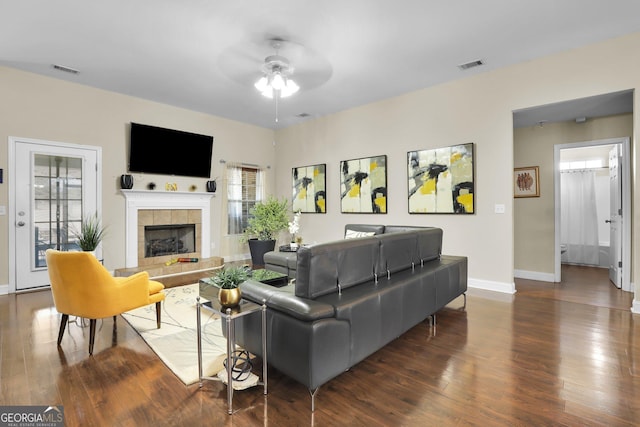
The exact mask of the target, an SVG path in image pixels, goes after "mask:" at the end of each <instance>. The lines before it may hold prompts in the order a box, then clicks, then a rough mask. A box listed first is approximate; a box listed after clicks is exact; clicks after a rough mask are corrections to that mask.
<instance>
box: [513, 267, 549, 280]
mask: <svg viewBox="0 0 640 427" xmlns="http://www.w3.org/2000/svg"><path fill="white" fill-rule="evenodd" d="M513 275H514V276H515V277H517V278H518V279H528V280H538V281H540V282H551V283H554V282H555V281H556V280H555V279H556V278H555V275H554V274H553V273H541V272H539V271H526V270H514V271H513Z"/></svg>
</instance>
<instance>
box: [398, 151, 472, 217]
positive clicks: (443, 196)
mask: <svg viewBox="0 0 640 427" xmlns="http://www.w3.org/2000/svg"><path fill="white" fill-rule="evenodd" d="M407 160H408V161H407V175H408V185H409V213H424V214H472V213H474V211H475V199H474V193H475V189H474V179H473V178H474V172H473V171H474V158H473V143H468V144H462V145H454V146H452V147H445V148H436V149H431V150H420V151H409V152H408V153H407Z"/></svg>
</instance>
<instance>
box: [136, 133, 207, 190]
mask: <svg viewBox="0 0 640 427" xmlns="http://www.w3.org/2000/svg"><path fill="white" fill-rule="evenodd" d="M212 154H213V136H209V135H200V134H197V133H191V132H184V131H180V130H174V129H165V128H161V127H157V126H150V125H143V124H140V123H133V122H132V123H131V142H130V144H129V172H143V173H152V174H158V175H179V176H193V177H198V178H209V177H211V156H212Z"/></svg>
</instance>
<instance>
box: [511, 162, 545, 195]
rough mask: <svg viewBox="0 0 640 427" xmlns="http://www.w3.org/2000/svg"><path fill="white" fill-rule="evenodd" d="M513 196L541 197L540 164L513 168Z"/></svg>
mask: <svg viewBox="0 0 640 427" xmlns="http://www.w3.org/2000/svg"><path fill="white" fill-rule="evenodd" d="M513 197H540V172H539V169H538V166H527V167H523V168H514V169H513Z"/></svg>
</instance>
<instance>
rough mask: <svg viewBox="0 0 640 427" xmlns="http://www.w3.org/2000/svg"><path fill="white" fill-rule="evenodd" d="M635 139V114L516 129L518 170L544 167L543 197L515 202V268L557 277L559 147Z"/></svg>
mask: <svg viewBox="0 0 640 427" xmlns="http://www.w3.org/2000/svg"><path fill="white" fill-rule="evenodd" d="M617 137H631V138H633V115H632V114H621V115H616V116H609V117H601V118H596V119H590V120H587V121H586V122H585V123H575V122H573V121H569V122H560V123H545V124H544V125H543V126H532V127H526V128H519V129H514V133H513V146H514V157H513V158H514V167H523V166H539V167H540V197H531V198H519V199H514V210H513V217H514V259H515V260H514V268H515V270H521V271H524V272H527V273H528V274H529V275H534V276H535V275H539V276H542V277H545V276H546V277H550V280H549V281H553V277H554V271H555V266H554V257H555V247H554V246H555V240H554V239H555V227H554V218H555V200H554V182H553V172H554V164H553V150H554V146H555V145H557V144H568V143H572V142H583V141H593V140H598V139H607V138H617Z"/></svg>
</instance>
